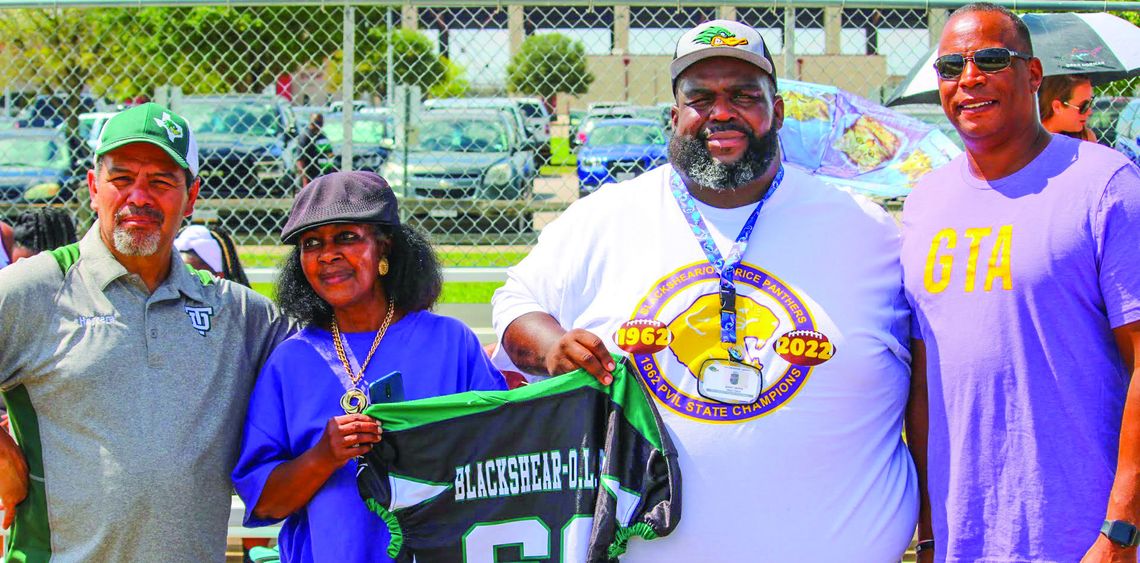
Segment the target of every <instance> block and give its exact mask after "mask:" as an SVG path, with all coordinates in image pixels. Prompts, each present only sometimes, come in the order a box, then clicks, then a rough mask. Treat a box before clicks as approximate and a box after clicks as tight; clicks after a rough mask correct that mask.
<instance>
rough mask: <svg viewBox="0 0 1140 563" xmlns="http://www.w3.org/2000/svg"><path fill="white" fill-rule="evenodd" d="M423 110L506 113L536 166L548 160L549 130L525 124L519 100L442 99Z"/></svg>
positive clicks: (525, 119)
mask: <svg viewBox="0 0 1140 563" xmlns="http://www.w3.org/2000/svg"><path fill="white" fill-rule="evenodd" d="M424 108H426V109H429V110H439V109H457V108H473V109H492V110H498V111H505V112H507V113H508V114H509V115H510V116H511V117H512V118H514V121H515V129H516V130H518V131H521V132H522V133H523V134H522V142H523V144H524V146H525V147H526V148H527V149H529V150H530V151H531V152H533V153H535V154H536V155H538V157H537V159H538V160H536V162H535V164H536V166H540V165H542V164H544V163H545V162H549V160H550V129H549V127H544V128H535V127H533V126H530V125H528V124H527V118H526V112H525V111H524V110H523V106H522V104H521V103H520V98H443V99H437V100H428V101H426V102H424Z"/></svg>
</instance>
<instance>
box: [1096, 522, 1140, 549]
mask: <svg viewBox="0 0 1140 563" xmlns="http://www.w3.org/2000/svg"><path fill="white" fill-rule="evenodd" d="M1100 533H1101V535H1103V536H1104V537H1106V538H1108V541H1110V542H1112V544H1113V545H1115V546H1118V547H1125V548H1128V547H1136V545H1137V544H1140V530H1137V529H1136V525H1135V524H1132V523H1131V522H1127V521H1124V520H1105V521H1104V524H1101V526H1100Z"/></svg>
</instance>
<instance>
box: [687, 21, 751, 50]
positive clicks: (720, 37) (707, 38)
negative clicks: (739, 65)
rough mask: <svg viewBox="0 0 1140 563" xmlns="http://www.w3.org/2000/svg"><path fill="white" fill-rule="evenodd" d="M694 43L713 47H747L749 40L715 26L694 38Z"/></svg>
mask: <svg viewBox="0 0 1140 563" xmlns="http://www.w3.org/2000/svg"><path fill="white" fill-rule="evenodd" d="M693 43H701V44H704V45H709V46H711V47H738V46H740V45H747V44H748V40H747V39H745V38H743V37H737V36H736V34H735V33H733V32H731V31H729V30H727V29H725V28H723V27H721V26H719V25H714V26H712V27H710V28H708V29H706V30H704V31H702V32H700V33H699V34H697V36H696V37H694V38H693Z"/></svg>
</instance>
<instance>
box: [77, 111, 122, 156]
mask: <svg viewBox="0 0 1140 563" xmlns="http://www.w3.org/2000/svg"><path fill="white" fill-rule="evenodd" d="M115 113H116V112H113V111H95V112H88V113H81V114H79V138H80V139H83V142H85V143H86V144H87V148H88V149H90V150H92V151H94V150H95V147H96V145H98V144H99V134H100V133H102V132H103V125H104V124H105V123H107V120H108V119H111V117H113V116H114V115H115Z"/></svg>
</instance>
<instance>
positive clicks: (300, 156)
mask: <svg viewBox="0 0 1140 563" xmlns="http://www.w3.org/2000/svg"><path fill="white" fill-rule="evenodd" d="M324 126H325V116H323V115H321V114H320V113H314V114H312V115H310V116H309V125H308V126H307V127H305V130H304V131H302V132H301V135H300V137H299V138H298V139H297V176H298V177H299V178H300V185H301V186H307V185H308V184H309V182H311V181H313V179H314V178H316V177H317V176H320V175H321V160H322V159H324V158H326V155H325V154H323V153H322V150H323V148H322V146H327V145H328V143H329V141H328V137H326V136H325V130H324Z"/></svg>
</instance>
